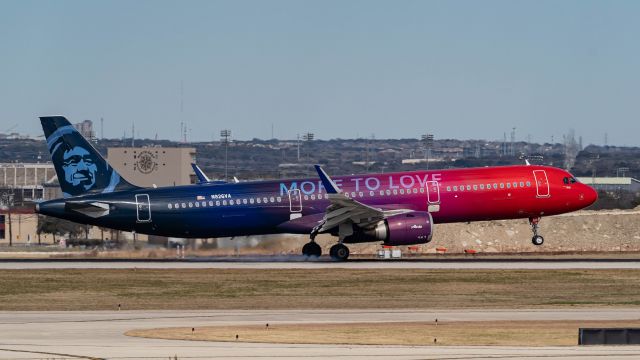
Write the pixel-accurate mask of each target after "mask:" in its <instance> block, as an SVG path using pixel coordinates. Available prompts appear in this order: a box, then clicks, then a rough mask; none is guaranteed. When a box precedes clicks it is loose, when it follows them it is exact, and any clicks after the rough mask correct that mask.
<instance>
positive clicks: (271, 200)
mask: <svg viewBox="0 0 640 360" xmlns="http://www.w3.org/2000/svg"><path fill="white" fill-rule="evenodd" d="M304 197H305V198H306V197H307V195H305V196H304ZM269 201H270V202H274V201H276V199H274V198H273V196H272V197H270V198H269Z"/></svg>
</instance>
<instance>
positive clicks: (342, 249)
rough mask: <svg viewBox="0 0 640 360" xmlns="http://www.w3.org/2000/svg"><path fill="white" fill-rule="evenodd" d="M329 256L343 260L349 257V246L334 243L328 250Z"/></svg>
mask: <svg viewBox="0 0 640 360" xmlns="http://www.w3.org/2000/svg"><path fill="white" fill-rule="evenodd" d="M329 254H330V255H331V258H332V259H334V260H337V261H345V260H347V258H349V248H348V247H346V246H344V245H343V244H335V245H333V246H332V247H331V249H330V250H329Z"/></svg>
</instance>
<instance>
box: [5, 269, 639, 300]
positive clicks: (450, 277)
mask: <svg viewBox="0 0 640 360" xmlns="http://www.w3.org/2000/svg"><path fill="white" fill-rule="evenodd" d="M639 289H640V270H422V269H362V270H360V269H357V270H353V269H317V270H309V269H287V270H264V269H258V270H251V269H248V270H247V269H172V270H164V269H160V270H157V269H137V270H134V269H131V270H99V269H93V270H86V269H83V270H3V271H1V272H0V310H109V309H115V308H116V307H117V304H122V308H123V309H125V310H127V309H342V308H345V309H354V308H387V309H388V308H397V309H408V308H416V309H451V308H494V309H495V308H532V307H542V308H557V307H571V306H581V307H584V306H590V307H611V306H613V307H629V306H636V305H639V304H640V290H639Z"/></svg>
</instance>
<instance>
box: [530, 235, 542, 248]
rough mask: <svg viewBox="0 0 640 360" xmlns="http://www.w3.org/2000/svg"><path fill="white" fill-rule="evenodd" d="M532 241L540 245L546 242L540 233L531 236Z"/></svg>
mask: <svg viewBox="0 0 640 360" xmlns="http://www.w3.org/2000/svg"><path fill="white" fill-rule="evenodd" d="M531 242H532V243H533V245H536V246H540V245H542V244H543V243H544V238H543V237H542V236H540V235H534V236H533V237H532V238H531Z"/></svg>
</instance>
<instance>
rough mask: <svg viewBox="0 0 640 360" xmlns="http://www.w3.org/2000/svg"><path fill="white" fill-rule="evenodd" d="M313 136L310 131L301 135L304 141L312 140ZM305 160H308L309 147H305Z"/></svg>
mask: <svg viewBox="0 0 640 360" xmlns="http://www.w3.org/2000/svg"><path fill="white" fill-rule="evenodd" d="M314 138H315V135H314V134H313V133H310V132H308V133H306V134H304V135H302V140H304V141H305V142H310V141H313V139H314ZM307 161H309V149H308V148H307Z"/></svg>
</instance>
